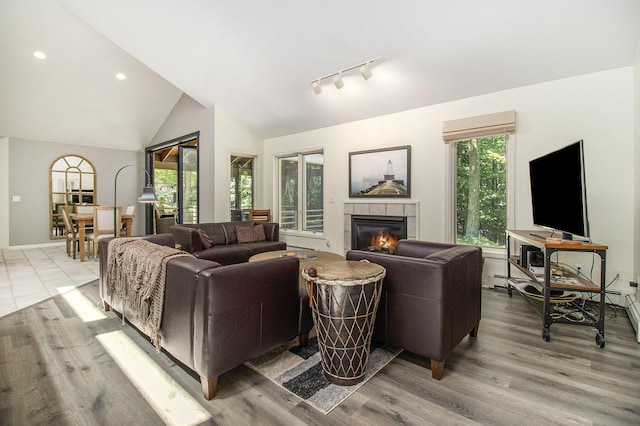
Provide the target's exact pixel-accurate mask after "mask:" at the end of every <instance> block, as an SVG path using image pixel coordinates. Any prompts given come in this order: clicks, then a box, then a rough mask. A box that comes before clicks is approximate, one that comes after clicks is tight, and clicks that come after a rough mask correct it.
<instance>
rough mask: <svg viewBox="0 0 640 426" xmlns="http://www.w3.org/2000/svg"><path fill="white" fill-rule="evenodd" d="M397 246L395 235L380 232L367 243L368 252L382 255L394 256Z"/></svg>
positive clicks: (383, 231)
mask: <svg viewBox="0 0 640 426" xmlns="http://www.w3.org/2000/svg"><path fill="white" fill-rule="evenodd" d="M397 245H398V237H397V235H396V234H393V233H391V232H388V231H386V230H382V231H380V232H378V234H377V235H374V236H373V237H371V242H370V243H369V251H381V252H383V253H391V254H394V253H395V252H396V246H397Z"/></svg>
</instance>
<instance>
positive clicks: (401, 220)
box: [351, 216, 407, 254]
mask: <svg viewBox="0 0 640 426" xmlns="http://www.w3.org/2000/svg"><path fill="white" fill-rule="evenodd" d="M402 238H407V218H406V217H403V216H351V249H352V250H367V251H378V252H383V253H391V254H394V253H395V251H396V246H397V244H398V241H399V240H400V239H402Z"/></svg>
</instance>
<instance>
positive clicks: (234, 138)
mask: <svg viewBox="0 0 640 426" xmlns="http://www.w3.org/2000/svg"><path fill="white" fill-rule="evenodd" d="M215 111H216V123H215V153H216V154H215V156H216V158H217V159H218V162H217V163H216V170H215V193H216V194H219V196H218V197H216V206H215V221H216V222H224V221H228V220H230V219H231V200H230V198H229V188H230V184H231V165H230V159H231V155H232V154H235V155H243V156H247V157H256V159H255V160H254V170H253V173H254V176H260V175H261V173H262V170H263V164H262V148H263V141H262V139H261V138H260V137H258V135H256V134H255V133H252V132H251V131H249V130H247V128H245V127H244V126H243V125H242V124H240V123H239V122H238V121H236V120H235V119H234V118H233V117H232V116H231V115H229V114H228V113H227V112H226V111H225V110H224V109H222V108H220V107H219V106H216V107H215ZM257 181H258V182H259V181H260V179H257ZM254 192H255V194H254V200H253V203H254V207H255V208H271V206H269V205H268V204H267V203H265V201H264V197H263V193H262V190H261V188H254Z"/></svg>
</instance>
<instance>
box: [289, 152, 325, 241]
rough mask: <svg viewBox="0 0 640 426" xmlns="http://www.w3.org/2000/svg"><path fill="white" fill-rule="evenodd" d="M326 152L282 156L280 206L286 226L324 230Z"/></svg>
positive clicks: (291, 228)
mask: <svg viewBox="0 0 640 426" xmlns="http://www.w3.org/2000/svg"><path fill="white" fill-rule="evenodd" d="M323 171H324V154H323V152H322V151H320V152H310V153H300V154H292V155H288V156H285V157H280V158H278V183H279V191H278V208H279V221H280V227H281V228H282V229H289V230H296V231H309V232H323V231H324V207H323V193H324V191H323Z"/></svg>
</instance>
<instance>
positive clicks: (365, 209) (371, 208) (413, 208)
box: [344, 200, 420, 251]
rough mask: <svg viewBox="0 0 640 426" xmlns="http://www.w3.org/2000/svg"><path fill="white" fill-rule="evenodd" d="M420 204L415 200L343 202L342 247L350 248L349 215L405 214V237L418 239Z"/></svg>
mask: <svg viewBox="0 0 640 426" xmlns="http://www.w3.org/2000/svg"><path fill="white" fill-rule="evenodd" d="M419 208H420V204H419V203H418V202H417V201H409V200H406V201H399V202H398V201H397V202H389V201H378V202H375V201H370V200H366V201H353V200H349V201H347V202H345V203H344V249H345V251H347V250H350V249H351V216H352V215H371V216H406V217H407V238H408V239H410V240H416V239H418V223H417V222H418V209H419Z"/></svg>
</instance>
